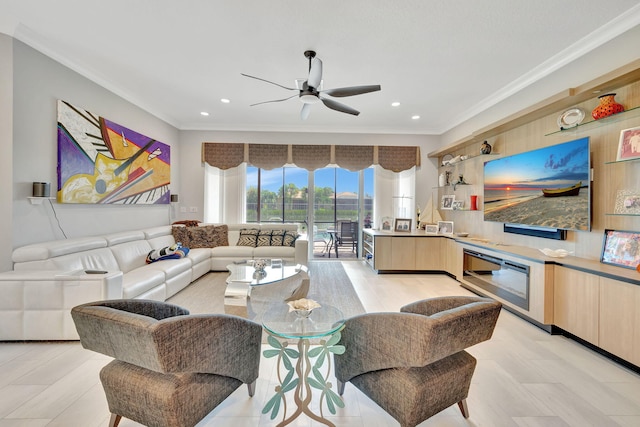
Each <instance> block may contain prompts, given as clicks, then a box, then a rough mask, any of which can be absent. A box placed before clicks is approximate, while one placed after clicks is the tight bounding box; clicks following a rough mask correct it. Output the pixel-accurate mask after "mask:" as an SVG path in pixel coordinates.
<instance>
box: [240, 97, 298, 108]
mask: <svg viewBox="0 0 640 427" xmlns="http://www.w3.org/2000/svg"><path fill="white" fill-rule="evenodd" d="M294 96H298V95H291V96H289V97H287V98H282V99H274V100H273V101H263V102H258V103H256V104H251V105H249V107H253V106H255V105H260V104H269V103H271V102H282V101H286V100H287V99H291V98H293V97H294Z"/></svg>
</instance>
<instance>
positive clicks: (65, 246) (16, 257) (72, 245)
mask: <svg viewBox="0 0 640 427" xmlns="http://www.w3.org/2000/svg"><path fill="white" fill-rule="evenodd" d="M106 247H107V241H106V240H105V238H104V237H100V236H96V237H81V238H77V239H66V240H53V241H51V242H44V243H36V244H33V245H27V246H23V247H21V248H17V249H15V250H14V251H13V255H12V257H11V259H12V260H13V262H15V263H20V262H28V261H42V260H47V259H50V258H53V257H57V256H62V255H67V254H73V253H76V252H83V251H88V250H90V249H98V248H106Z"/></svg>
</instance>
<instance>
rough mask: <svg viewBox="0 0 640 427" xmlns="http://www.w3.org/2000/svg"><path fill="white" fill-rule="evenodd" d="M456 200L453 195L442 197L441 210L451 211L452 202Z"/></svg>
mask: <svg viewBox="0 0 640 427" xmlns="http://www.w3.org/2000/svg"><path fill="white" fill-rule="evenodd" d="M455 200H456V196H455V195H453V194H446V195H444V196H442V206H441V207H442V209H453V202H454V201H455Z"/></svg>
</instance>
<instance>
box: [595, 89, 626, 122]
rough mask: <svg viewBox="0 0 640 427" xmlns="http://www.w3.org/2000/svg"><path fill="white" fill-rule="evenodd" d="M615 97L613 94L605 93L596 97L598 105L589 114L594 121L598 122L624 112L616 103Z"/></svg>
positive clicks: (620, 105)
mask: <svg viewBox="0 0 640 427" xmlns="http://www.w3.org/2000/svg"><path fill="white" fill-rule="evenodd" d="M615 96H616V94H615V93H607V94H605V95H601V96H599V97H598V99H599V100H600V104H598V106H597V107H596V108H594V109H593V111H592V112H591V116H592V117H593V119H594V120H600V119H603V118H605V117H609V116H612V115H614V114H618V113H622V112H623V111H624V107H623V106H622V104H619V103H617V102H616V100H615Z"/></svg>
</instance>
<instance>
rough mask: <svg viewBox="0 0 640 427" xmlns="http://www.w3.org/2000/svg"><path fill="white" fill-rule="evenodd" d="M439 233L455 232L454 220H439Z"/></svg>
mask: <svg viewBox="0 0 640 427" xmlns="http://www.w3.org/2000/svg"><path fill="white" fill-rule="evenodd" d="M438 233H440V234H453V221H438Z"/></svg>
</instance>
